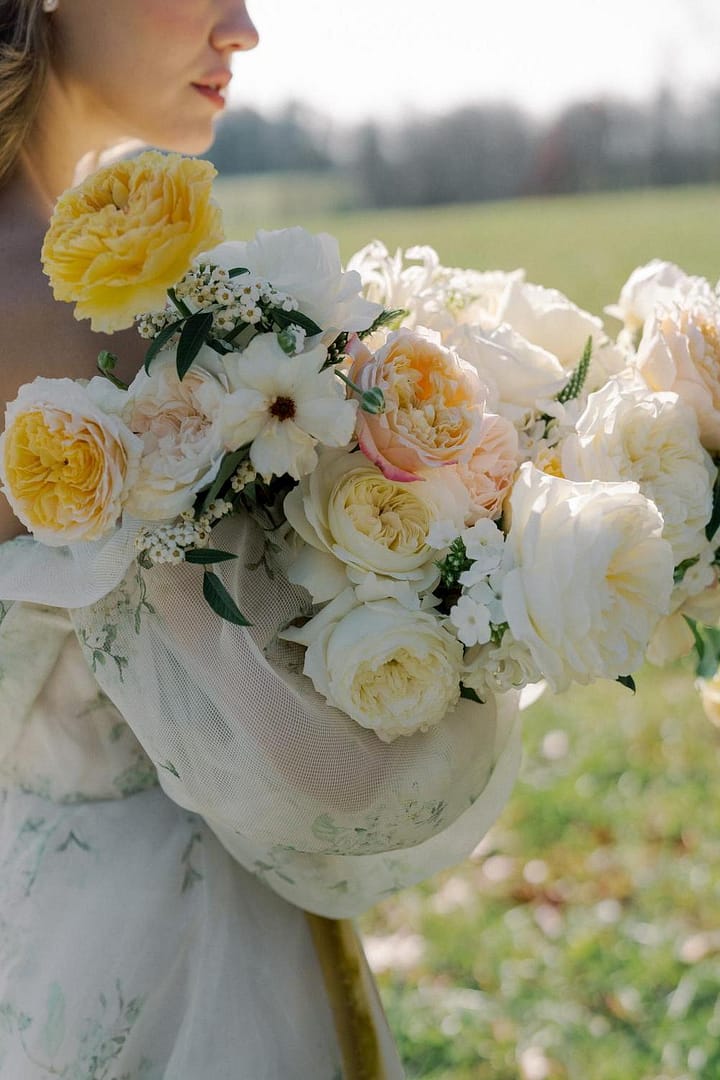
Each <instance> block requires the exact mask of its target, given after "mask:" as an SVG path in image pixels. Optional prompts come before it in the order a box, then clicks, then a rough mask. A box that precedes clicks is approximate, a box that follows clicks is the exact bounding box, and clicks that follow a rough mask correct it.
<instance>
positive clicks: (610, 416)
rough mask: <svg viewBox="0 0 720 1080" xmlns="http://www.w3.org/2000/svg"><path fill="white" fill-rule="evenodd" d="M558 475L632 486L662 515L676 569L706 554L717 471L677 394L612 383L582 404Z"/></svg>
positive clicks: (628, 381)
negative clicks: (705, 548)
mask: <svg viewBox="0 0 720 1080" xmlns="http://www.w3.org/2000/svg"><path fill="white" fill-rule="evenodd" d="M562 469H563V473H564V475H565V476H566V477H567V478H568V479H569V480H611V481H616V480H634V481H635V482H636V483H637V484H638V485H639V487H640V491H641V492H642V493H643V495H645V496H646V497H647V498H648V499H651V500H652V501H653V502H654V503H655V505H656V506H657V508H658V510H659V511H660V513H661V514H662V516H663V519H664V521H665V527H664V529H663V536H664V537H665V539H666V540H668V541H669V542H670V544H671V545H672V548H673V554H674V558H675V564H676V565H678V564H679V563H681V562H683V560H684V559H689V558H693V557H694V556H696V555H697V554H698V553H699V552H700V551H701V549H702V548H703V547H704V545H705V525H706V524H707V522H708V520H709V518H710V513H711V510H712V488H713V483H714V475H715V470H714V468H713V464H712V461H711V459H710V456H709V455H708V454H707V453H706V451H705V450H703V448H702V446H701V445H700V440H699V439H698V433H697V423H696V420H695V416H694V414H693V412H692V410H691V409H690V408H688V406H687V405H684V404H683V402H682V401H680V399H679V398H678V396H677V394H671V393H657V394H656V393H653V392H652V391H649V390H648V389H647V388H646V386H645V385H644V383H642V382H641V380H639V379H637V378H636V377H635V378H633V376H632V375H630V376H629V377H623V378H616V379H611V380H610V382H608V383H607V385H606V386H604V387H603V389H602V390H599V391H598V392H597V393H595V394H591V395H590V397H589V398H588V403H587V406H586V408H585V411H584V413H583V414H582V416H581V417H580V419H579V420H578V423H577V434H576V435H572V436H570V437H569V438H568V439H567V440H566V442H565V444H564V447H563V454H562Z"/></svg>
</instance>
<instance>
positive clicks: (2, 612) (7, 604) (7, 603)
mask: <svg viewBox="0 0 720 1080" xmlns="http://www.w3.org/2000/svg"><path fill="white" fill-rule="evenodd" d="M12 606H13V602H12V600H0V626H2V624H3V622H4V620H5V616H6V615H7V613H8V611H9V610H10V608H11V607H12Z"/></svg>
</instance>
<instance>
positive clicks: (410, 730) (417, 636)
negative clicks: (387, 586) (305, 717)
mask: <svg viewBox="0 0 720 1080" xmlns="http://www.w3.org/2000/svg"><path fill="white" fill-rule="evenodd" d="M281 636H282V637H284V638H287V639H289V640H291V641H296V642H299V643H300V644H301V645H305V646H306V649H307V651H306V653H305V659H304V668H303V670H304V672H305V674H306V675H307V676H309V678H310V679H311V680H312V682H313V685H314V686H315V689H316V690H317V691H318V693H320V694H322V695H323V696H324V697H325V699H326V700H327V701H328V703H329V704H330V705H334V706H335V707H336V708H338V709H341V710H342V711H343V712H344V713H346V714H347V715H348V716H349V717H351V719H353V720H355V721H356V722H357V723H358V724H360V725H361V726H362V727H364V728H369V729H370V730H371V731H374V732H375V733H376V735H377V736H378V738H380V739H382V740H383V742H392V741H393V740H394V739H396V738H398V737H399V736H400V735H414V734H415V733H416V732H418V731H427V730H428V729H429V728H431V727H433V726H434V725H436V724H438V723H440V721H441V720H442V719H443V717H444V716H445V715H446V714H447V712H448V711H449V710H450V709H452V708H453V707H454V706H455V705H456V704H457V702H458V700H459V697H460V670H461V666H462V659H463V647H462V645H461V644H460V642H459V641H458V640H457V638H455V637H454V636H453V635H452V634H450V633H448V631H447V630H445V629H444V628H443V627H442V625H441V624H440V622H439V621H438V619H437V618H436V617H435V615H432V614H429V613H427V612H423V611H416V610H413V611H409V610H408V609H407V608H405V607H403V605H402V604H400V603H398V602H397V601H396V600H392V599H388V600H376V601H373V602H372V603H366V604H362V603H360V602H359V601H358V599H357V597H356V595H355V593H354V590H353V589H346V590H345V591H344V592H342V593H340V595H339V596H337V597H336V598H335V599H334V600H332V601H331V602H330V603H329V604H328V605H327V606H326V607H325V608H323V609H322V611H320V613H319V614H318V615H316V616H315V618H314V619H311V620H310V622H308V623H306V624H305V626H303V627H301V628H300V629H290V630H286V631H284V632H283V634H282V635H281Z"/></svg>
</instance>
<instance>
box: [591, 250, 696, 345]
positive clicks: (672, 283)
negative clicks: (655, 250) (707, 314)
mask: <svg viewBox="0 0 720 1080" xmlns="http://www.w3.org/2000/svg"><path fill="white" fill-rule="evenodd" d="M711 293H712V289H711V288H710V284H709V283H708V282H707V281H706V280H705V278H701V277H691V276H690V275H689V274H686V273H685V271H684V270H682V269H681V268H680V267H679V266H676V264H675V263H671V262H665V261H664V260H663V259H652V260H651V262H649V263H646V264H645V265H644V266H638V267H637V268H636V269H635V270H633V272H632V274H631V275H630V277H629V278H628V279H627V281H626V282H625V284H624V285H623V287H622V290H621V292H620V298H619V300H618V302H617V304H613V305H611V306H610V307H607V308H605V311H606V312H607V314H608V315H612V316H613V318H615V319H619V320H620V322H622V323H623V327H624V329H625V331H626V335H628V336H629V338H630V339H631V340H632V338H633V337H634V336H635V335H636V334H638V333H639V332H640V331H642V328H643V326H644V324H645V322H646V321H647V319H649V318H650V317H651V315H654V314H655V310H656V308H658V307H664V308H668V307H670V306H672V304H673V303H675V302H678V301H680V302H681V301H683V300H685V299H687V298H688V297H690V296H692V295H693V294H697V295H705V296H709V295H710V294H711Z"/></svg>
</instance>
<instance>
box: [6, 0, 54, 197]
mask: <svg viewBox="0 0 720 1080" xmlns="http://www.w3.org/2000/svg"><path fill="white" fill-rule="evenodd" d="M50 22H51V20H50V19H49V18H48V16H47V15H46V14H45V12H44V11H43V9H42V2H41V0H0V186H2V184H3V183H4V182H5V181H6V180H7V179H8V176H9V174H10V172H11V171H12V169H13V167H14V165H15V162H16V161H17V157H18V154H19V153H20V150H21V149H22V146H23V144H24V142H25V139H26V138H27V136H28V134H29V132H30V129H31V128H32V126H33V123H34V120H35V116H36V114H37V110H38V107H39V104H40V99H41V97H42V93H43V90H44V88H45V80H46V78H47V73H48V67H49V64H50V51H51V35H50Z"/></svg>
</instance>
